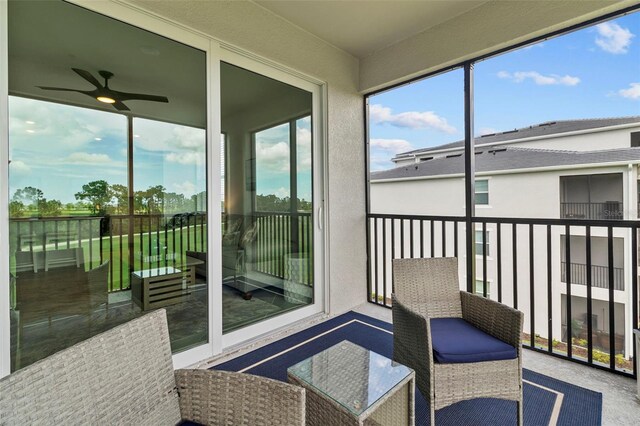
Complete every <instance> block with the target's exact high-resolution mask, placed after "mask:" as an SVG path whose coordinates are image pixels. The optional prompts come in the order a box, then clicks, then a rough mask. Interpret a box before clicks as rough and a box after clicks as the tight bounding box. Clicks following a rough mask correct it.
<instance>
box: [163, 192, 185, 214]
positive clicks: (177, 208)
mask: <svg viewBox="0 0 640 426" xmlns="http://www.w3.org/2000/svg"><path fill="white" fill-rule="evenodd" d="M185 204H186V199H185V198H184V195H183V194H176V193H175V192H167V193H166V194H164V213H168V214H171V213H179V212H183V211H185V207H186V205H185Z"/></svg>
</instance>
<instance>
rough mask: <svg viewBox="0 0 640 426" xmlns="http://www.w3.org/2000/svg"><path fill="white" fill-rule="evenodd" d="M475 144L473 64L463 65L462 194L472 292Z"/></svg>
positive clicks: (468, 280) (471, 289)
mask: <svg viewBox="0 0 640 426" xmlns="http://www.w3.org/2000/svg"><path fill="white" fill-rule="evenodd" d="M475 170H476V166H475V144H474V140H473V63H472V62H467V63H465V65H464V192H465V223H466V230H467V238H466V240H467V249H466V253H467V269H466V271H467V291H468V292H473V284H474V281H475V278H476V244H475V229H474V222H473V219H474V217H475V215H476V211H475V207H476V202H475V201H476V200H475Z"/></svg>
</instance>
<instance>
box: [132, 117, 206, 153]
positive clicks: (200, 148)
mask: <svg viewBox="0 0 640 426" xmlns="http://www.w3.org/2000/svg"><path fill="white" fill-rule="evenodd" d="M134 126H135V131H136V134H137V135H140V137H138V138H135V140H134V144H135V146H136V148H142V149H144V150H146V151H169V152H200V153H204V152H205V145H206V133H205V131H204V129H197V128H195V127H186V126H180V125H178V124H171V123H162V122H159V121H152V120H144V119H139V120H136V121H135V123H134Z"/></svg>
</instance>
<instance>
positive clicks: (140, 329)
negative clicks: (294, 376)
mask: <svg viewBox="0 0 640 426" xmlns="http://www.w3.org/2000/svg"><path fill="white" fill-rule="evenodd" d="M304 404H305V391H304V389H302V388H300V387H297V386H293V385H290V384H287V383H283V382H279V381H276V380H272V379H267V378H264V377H258V376H252V375H248V374H242V373H232V372H225V371H211V370H177V371H175V372H174V370H173V364H172V359H171V347H170V345H169V332H168V328H167V319H166V314H165V311H164V310H158V311H154V312H152V313H150V314H148V315H145V316H143V317H140V318H137V319H135V320H133V321H130V322H128V323H126V324H123V325H120V326H118V327H115V328H112V329H111V330H109V331H107V332H105V333H102V334H98V335H96V336H94V337H92V338H90V339H88V340H86V341H84V342H81V343H78V344H76V345H74V346H72V347H70V348H68V349H65V350H63V351H61V352H58V353H56V354H54V355H52V356H50V357H48V358H45V359H43V360H41V361H38V362H36V363H34V364H32V365H30V366H28V367H25V368H24V369H22V370H19V371H17V372H16V373H14V374H12V375H10V376H8V377H5V378H3V379H2V380H0V425H5V424H52V425H53V424H78V425H80V424H95V425H120V424H131V425H133V424H135V425H174V424H176V423H179V422H181V421H192V422H196V423H200V424H210V425H231V424H242V425H249V424H250V425H264V426H266V425H304V423H305V405H304Z"/></svg>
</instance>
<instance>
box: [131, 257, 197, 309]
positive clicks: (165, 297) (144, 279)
mask: <svg viewBox="0 0 640 426" xmlns="http://www.w3.org/2000/svg"><path fill="white" fill-rule="evenodd" d="M189 281H190V277H189V274H185V273H184V272H183V271H181V270H180V269H176V268H173V267H171V266H167V267H162V268H151V269H143V270H142V271H134V272H132V273H131V298H132V299H133V301H134V302H135V303H136V304H137V305H138V306H140V307H141V308H142V310H143V311H146V310H149V309H156V308H161V307H163V306H167V305H173V304H175V303H180V302H182V301H184V300H185V299H186V297H187V296H188V295H189V291H188V288H187V283H188V282H189Z"/></svg>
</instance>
